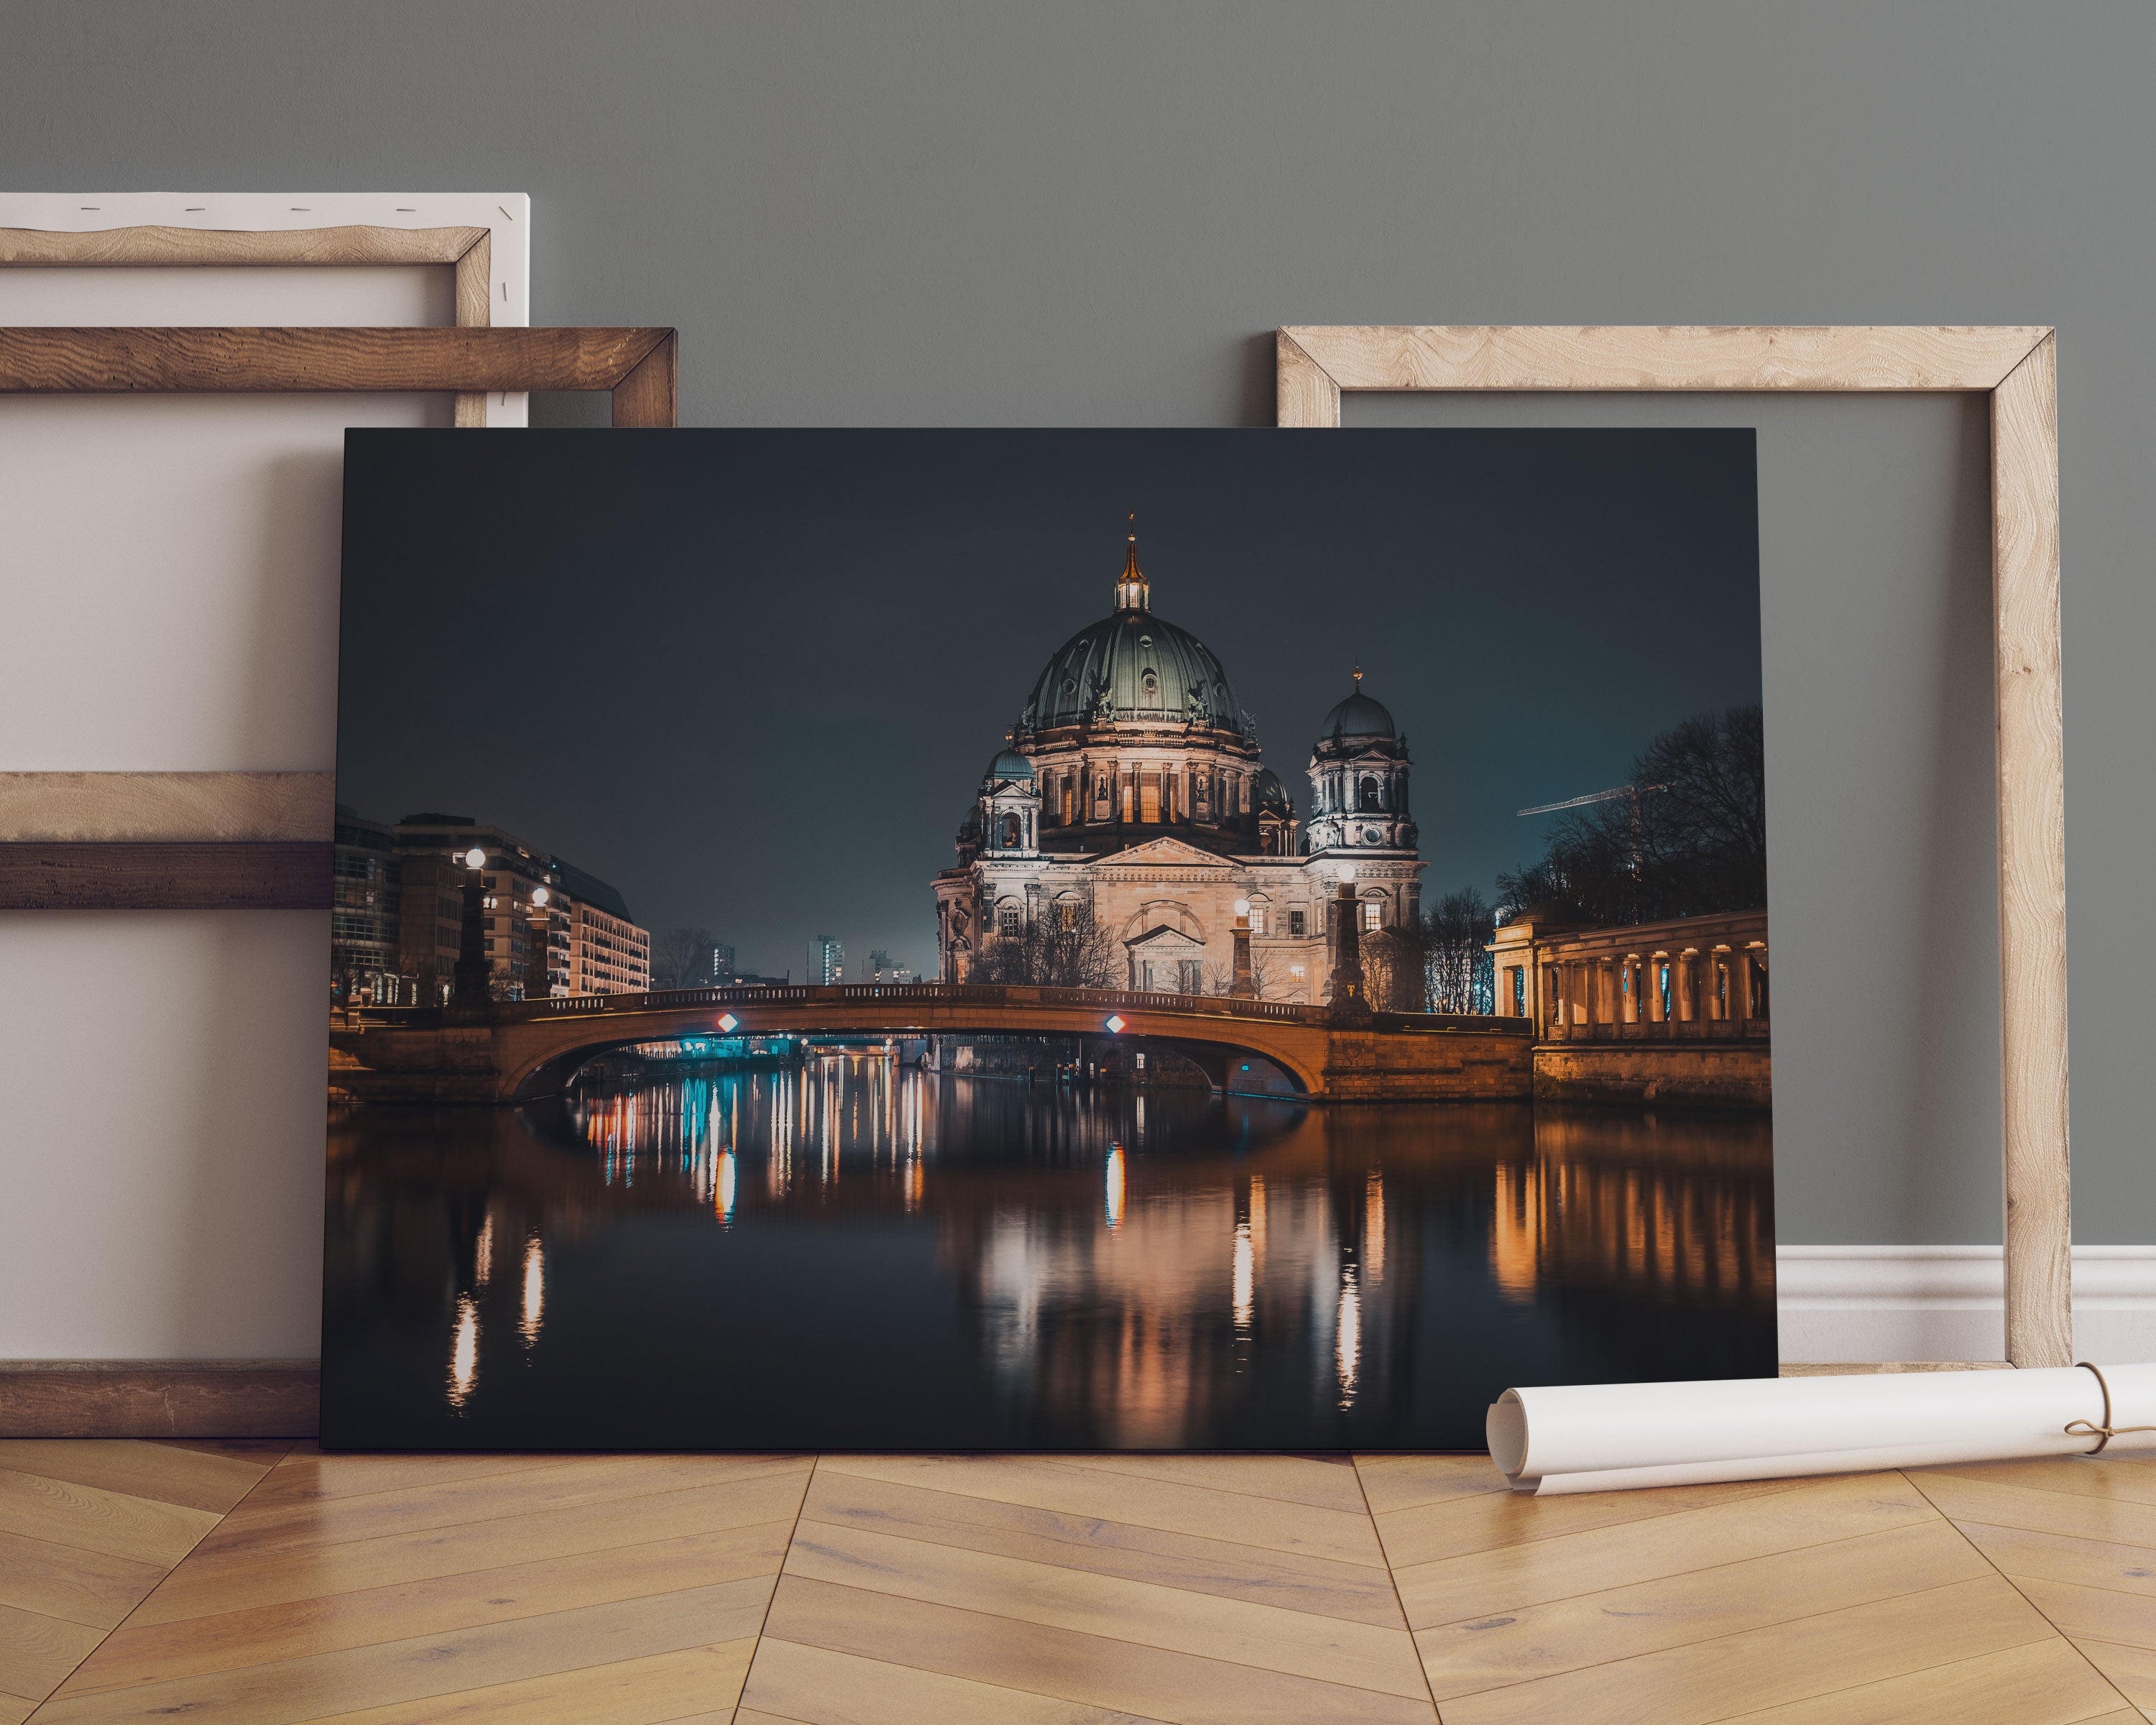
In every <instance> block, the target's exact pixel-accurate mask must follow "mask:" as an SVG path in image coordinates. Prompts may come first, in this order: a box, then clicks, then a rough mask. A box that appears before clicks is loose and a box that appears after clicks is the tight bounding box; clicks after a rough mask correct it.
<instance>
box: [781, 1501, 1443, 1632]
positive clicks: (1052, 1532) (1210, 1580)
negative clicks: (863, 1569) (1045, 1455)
mask: <svg viewBox="0 0 2156 1725" xmlns="http://www.w3.org/2000/svg"><path fill="white" fill-rule="evenodd" d="M801 1516H802V1519H803V1521H804V1522H818V1523H824V1524H829V1525H834V1526H839V1527H866V1528H870V1529H872V1530H875V1531H876V1532H885V1533H895V1534H901V1535H903V1536H905V1537H906V1538H913V1539H921V1540H927V1541H928V1542H930V1543H935V1544H943V1545H957V1546H964V1547H968V1548H971V1549H973V1550H975V1551H983V1552H993V1553H998V1554H999V1555H1002V1556H1004V1557H1011V1558H1029V1559H1031V1560H1033V1561H1034V1562H1037V1563H1052V1564H1058V1565H1061V1566H1063V1567H1065V1568H1073V1569H1090V1570H1093V1571H1095V1572H1096V1573H1097V1574H1103V1575H1118V1576H1122V1577H1123V1578H1124V1579H1127V1580H1132V1581H1151V1582H1158V1583H1159V1584H1162V1585H1163V1586H1168V1587H1179V1588H1185V1589H1189V1590H1191V1591H1193V1592H1196V1593H1209V1594H1220V1595H1222V1596H1224V1597H1225V1598H1229V1599H1249V1600H1252V1601H1255V1602H1256V1603H1260V1604H1275V1605H1285V1606H1287V1607H1289V1608H1291V1609H1295V1610H1298V1611H1307V1612H1312V1613H1315V1614H1317V1615H1319V1616H1324V1617H1342V1618H1346V1619H1347V1620H1350V1621H1352V1622H1357V1623H1369V1624H1377V1625H1383V1626H1384V1627H1387V1628H1393V1629H1399V1628H1404V1627H1405V1625H1404V1621H1403V1620H1402V1618H1401V1616H1400V1607H1399V1599H1397V1598H1396V1597H1395V1596H1394V1592H1393V1584H1392V1578H1391V1577H1390V1576H1389V1575H1388V1574H1385V1573H1384V1572H1383V1570H1380V1569H1373V1568H1368V1567H1367V1566H1366V1565H1363V1564H1358V1563H1339V1562H1337V1561H1335V1560H1333V1559H1331V1558H1313V1557H1303V1556H1299V1555H1296V1553H1291V1552H1276V1551H1269V1550H1266V1549H1265V1548H1261V1547H1259V1546H1255V1545H1248V1544H1237V1543H1231V1542H1228V1541H1224V1540H1215V1539H1206V1538H1200V1537H1199V1536H1198V1535H1196V1534H1191V1533H1168V1532H1161V1531H1160V1530H1159V1529H1158V1528H1153V1527H1134V1526H1132V1525H1131V1524H1130V1523H1128V1522H1114V1521H1105V1520H1102V1519H1101V1518H1100V1517H1092V1516H1072V1515H1065V1514H1060V1513H1058V1512H1055V1511H1052V1510H1043V1509H1034V1508H1030V1507H1028V1506H1026V1505H1024V1504H1017V1503H1004V1502H999V1501H998V1500H996V1499H994V1498H989V1497H967V1496H963V1495H961V1494H959V1493H956V1492H951V1491H928V1490H925V1489H923V1488H921V1487H920V1486H899V1485H893V1484H891V1482H890V1481H886V1480H880V1479H869V1478H866V1477H864V1476H860V1475H856V1474H846V1473H840V1472H838V1471H834V1470H833V1469H831V1468H828V1467H819V1469H818V1470H817V1473H816V1478H815V1481H814V1483H813V1484H812V1485H811V1486H809V1488H808V1501H807V1502H805V1503H804V1504H803V1506H802V1511H801Z"/></svg>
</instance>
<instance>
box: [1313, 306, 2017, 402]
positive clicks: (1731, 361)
mask: <svg viewBox="0 0 2156 1725" xmlns="http://www.w3.org/2000/svg"><path fill="white" fill-rule="evenodd" d="M1281 334H1282V336H1285V337H1286V338H1288V340H1290V341H1292V343H1293V344H1294V346H1295V347H1296V349H1298V350H1300V352H1301V355H1302V356H1304V357H1306V358H1307V359H1308V361H1309V362H1310V363H1311V364H1312V365H1314V366H1315V367H1317V369H1318V370H1319V371H1321V372H1323V373H1324V374H1325V376H1326V377H1327V378H1328V379H1330V381H1331V382H1332V386H1333V387H1334V388H1335V389H1383V390H1404V389H1432V390H1458V389H1506V390H1605V389H1646V390H1722V389H1744V390H1785V389H1787V390H1808V391H1809V390H1819V391H1843V390H1976V389H1983V390H1989V389H1994V388H1997V387H1998V386H1999V382H2001V381H2002V380H2003V379H2004V378H2005V377H2006V376H2007V375H2008V374H2009V373H2010V372H2012V371H2013V370H2014V369H2015V367H2016V366H2018V365H2020V363H2021V362H2022V360H2023V359H2024V357H2025V356H2026V355H2027V354H2028V353H2029V352H2030V349H2032V348H2033V347H2035V346H2036V345H2037V344H2038V343H2039V342H2040V341H2044V340H2046V338H2047V337H2048V336H2049V334H2050V331H2048V330H2046V329H2045V328H2042V327H2040V326H2027V327H2020V326H2014V327H2005V328H1997V327H1993V328H1928V327H1922V326H1911V327H1892V326H1839V327H1834V326H1815V327H1800V326H1780V327H1767V326H1741V325H1732V326H1706V325H1695V326H1662V327H1655V326H1622V325H1604V326H1501V325H1464V326H1442V325H1435V326H1433V325H1415V324H1394V325H1378V326H1353V325H1341V326H1320V325H1312V326H1297V325H1290V326H1286V327H1285V328H1284V329H1283V330H1282V331H1281ZM1295 363H1296V367H1297V369H1298V370H1299V369H1300V366H1301V361H1299V360H1298V361H1296V362H1295ZM1283 369H1285V367H1283ZM1295 392H1296V399H1297V402H1298V403H1305V402H1307V403H1312V405H1318V406H1322V403H1320V402H1319V401H1318V398H1317V396H1316V395H1315V393H1314V386H1313V385H1312V384H1310V383H1309V382H1306V381H1305V380H1301V379H1300V378H1298V380H1297V381H1296V384H1295ZM1285 397H1286V392H1283V400H1284V401H1285ZM1298 411H1304V412H1306V411H1307V409H1306V408H1301V406H1299V407H1298ZM1337 418H1338V416H1337V412H1336V413H1335V414H1334V418H1333V423H1336V424H1337ZM1324 423H1325V421H1324V420H1322V418H1307V417H1305V418H1299V419H1296V420H1289V419H1286V418H1282V419H1281V424H1324Z"/></svg>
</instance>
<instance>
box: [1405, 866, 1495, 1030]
mask: <svg viewBox="0 0 2156 1725" xmlns="http://www.w3.org/2000/svg"><path fill="white" fill-rule="evenodd" d="M1494 927H1496V915H1495V913H1494V912H1492V911H1491V908H1490V906H1489V905H1488V904H1487V903H1486V901H1484V899H1483V897H1482V895H1481V892H1479V891H1476V889H1475V888H1474V887H1472V886H1463V887H1461V888H1460V891H1457V892H1449V893H1447V894H1446V895H1445V896H1444V897H1443V898H1441V899H1440V900H1439V901H1437V902H1436V903H1435V905H1433V906H1430V911H1429V914H1428V915H1427V916H1424V918H1423V923H1422V932H1423V973H1424V977H1425V978H1427V979H1428V982H1427V986H1428V991H1429V1000H1430V1006H1429V1010H1430V1011H1431V1012H1458V1013H1487V1012H1491V1011H1494V1010H1495V1009H1496V1002H1495V998H1494V997H1495V994H1496V987H1495V981H1494V977H1493V972H1492V965H1491V956H1490V952H1489V950H1488V949H1489V945H1490V937H1491V931H1492V929H1493V928H1494Z"/></svg>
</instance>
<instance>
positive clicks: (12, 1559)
mask: <svg viewBox="0 0 2156 1725" xmlns="http://www.w3.org/2000/svg"><path fill="white" fill-rule="evenodd" d="M164 1576H165V1566H164V1565H163V1564H162V1563H140V1562H138V1561H136V1559H134V1558H114V1557H107V1556H106V1555H105V1553H102V1552H94V1551H85V1549H84V1548H82V1547H80V1546H76V1545H60V1544H57V1543H54V1542H53V1541H50V1540H45V1539H26V1538H23V1537H22V1536H21V1535H20V1534H16V1533H0V1605H13V1606H17V1607H18V1608H20V1609H23V1610H25V1611H36V1612H39V1613H41V1614H43V1615H45V1616H47V1617H64V1618H66V1619H67V1620H69V1622H71V1623H81V1624H88V1625H90V1626H91V1627H92V1628H94V1629H110V1628H112V1627H113V1626H114V1625H115V1624H117V1623H118V1622H119V1621H120V1620H121V1618H123V1617H125V1616H126V1615H127V1614H128V1613H129V1612H130V1611H132V1610H133V1609H135V1607H136V1605H137V1604H140V1603H141V1599H142V1597H143V1595H144V1594H147V1593H148V1592H149V1591H150V1589H151V1588H153V1587H155V1586H156V1585H157V1584H158V1583H159V1582H160V1581H162V1579H164Z"/></svg>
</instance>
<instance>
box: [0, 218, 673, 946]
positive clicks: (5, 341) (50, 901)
mask: <svg viewBox="0 0 2156 1725" xmlns="http://www.w3.org/2000/svg"><path fill="white" fill-rule="evenodd" d="M482 232H483V230H482ZM192 237H193V238H200V237H202V236H199V235H195V236H192ZM240 237H243V238H245V239H249V240H259V239H265V238H266V239H290V238H293V237H294V236H290V235H274V234H273V235H267V236H264V235H259V234H249V235H245V236H240ZM297 237H298V238H300V239H305V238H307V237H308V236H305V235H301V236H297ZM403 237H405V238H408V237H409V235H408V234H406V235H403ZM445 245H446V242H445ZM460 255H465V256H468V255H470V253H469V251H467V252H466V253H465V254H460ZM677 351H678V342H677V340H676V336H675V331H673V330H671V329H666V328H631V329H526V328H502V329H495V328H478V327H467V328H455V329H371V328H328V329H259V330H249V329H67V328H53V327H28V328H11V329H0V394H8V395H16V394H137V393H141V394H203V393H236V392H256V393H290V392H320V393H354V392H368V391H442V390H454V391H456V392H458V394H459V399H460V400H462V399H464V398H467V397H469V398H470V399H472V400H474V401H481V400H483V399H484V398H485V394H486V393H488V392H491V391H495V390H530V389H547V390H572V391H573V390H582V391H598V390H603V391H605V392H607V393H608V394H609V395H610V396H611V397H612V398H613V423H614V424H616V425H622V426H671V425H673V424H675V423H676V421H677V418H678V411H679V388H678V382H679V378H678V366H677V357H676V356H677ZM460 423H463V424H466V425H474V424H479V423H480V421H479V420H478V419H476V418H471V417H469V416H467V417H465V418H463V419H462V421H461V422H460ZM334 801H335V791H334V783H333V779H332V777H331V775H330V774H328V773H0V910H210V909H223V910H316V909H322V908H326V906H328V904H329V901H330V855H331V843H330V826H331V807H332V804H333V803H334Z"/></svg>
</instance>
